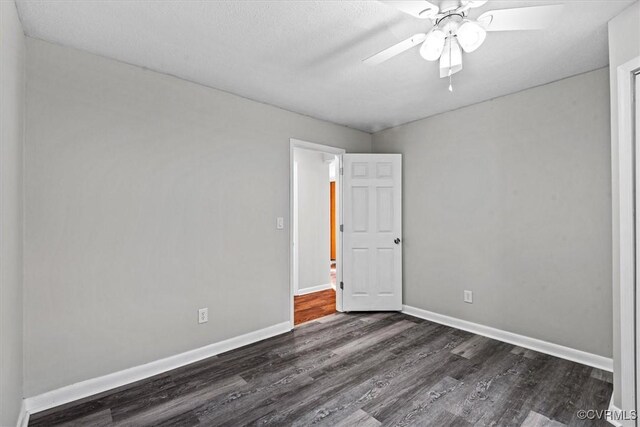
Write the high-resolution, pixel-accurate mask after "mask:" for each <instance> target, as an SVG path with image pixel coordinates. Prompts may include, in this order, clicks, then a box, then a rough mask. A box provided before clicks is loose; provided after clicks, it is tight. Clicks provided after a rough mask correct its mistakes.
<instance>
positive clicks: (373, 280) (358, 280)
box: [342, 154, 402, 311]
mask: <svg viewBox="0 0 640 427" xmlns="http://www.w3.org/2000/svg"><path fill="white" fill-rule="evenodd" d="M343 167H344V171H343V174H344V176H343V206H344V208H343V209H344V210H343V222H344V232H343V241H342V242H343V283H344V290H343V310H344V311H371V310H401V309H402V241H401V239H402V182H401V177H402V157H401V155H400V154H345V155H344V156H343Z"/></svg>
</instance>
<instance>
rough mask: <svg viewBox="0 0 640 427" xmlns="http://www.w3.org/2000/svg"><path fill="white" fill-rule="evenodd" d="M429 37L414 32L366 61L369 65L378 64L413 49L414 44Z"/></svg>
mask: <svg viewBox="0 0 640 427" xmlns="http://www.w3.org/2000/svg"><path fill="white" fill-rule="evenodd" d="M426 38H427V35H426V34H422V33H419V34H414V35H413V36H411V37H409V38H408V39H406V40H403V41H401V42H400V43H397V44H394V45H393V46H391V47H389V48H387V49H385V50H383V51H382V52H378V53H376V54H375V55H373V56H370V57H368V58H367V59H365V60H364V61H362V62H364V63H365V64H367V65H378V64H380V63H382V62H384V61H386V60H387V59H391V58H393V57H394V56H396V55H399V54H401V53H402V52H404V51H405V50H408V49H411V48H412V47H414V46H417V45H419V44H420V43H422V42H423V41H424V40H425V39H426Z"/></svg>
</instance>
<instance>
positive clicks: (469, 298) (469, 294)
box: [464, 291, 473, 304]
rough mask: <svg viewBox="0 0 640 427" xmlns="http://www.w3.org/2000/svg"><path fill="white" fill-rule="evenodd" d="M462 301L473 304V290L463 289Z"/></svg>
mask: <svg viewBox="0 0 640 427" xmlns="http://www.w3.org/2000/svg"><path fill="white" fill-rule="evenodd" d="M464 302H468V303H469V304H473V292H471V291H464Z"/></svg>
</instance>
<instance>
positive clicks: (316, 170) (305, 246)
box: [294, 149, 331, 292]
mask: <svg viewBox="0 0 640 427" xmlns="http://www.w3.org/2000/svg"><path fill="white" fill-rule="evenodd" d="M294 160H295V161H296V162H297V163H298V218H299V219H298V291H302V292H304V291H305V290H306V289H308V288H313V287H315V286H321V285H326V284H328V283H329V282H330V280H331V279H330V277H329V267H330V266H329V260H330V258H331V253H330V248H331V234H330V231H331V230H330V228H331V227H330V220H331V219H330V217H329V211H330V209H329V208H330V206H329V202H330V200H329V193H330V191H329V163H328V162H325V154H324V153H319V152H317V151H309V150H302V149H296V150H294Z"/></svg>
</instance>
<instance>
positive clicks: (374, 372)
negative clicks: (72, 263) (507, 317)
mask: <svg viewBox="0 0 640 427" xmlns="http://www.w3.org/2000/svg"><path fill="white" fill-rule="evenodd" d="M610 381H611V375H610V374H609V373H607V372H603V371H600V370H595V369H593V368H590V367H587V366H584V365H580V364H577V363H573V362H569V361H566V360H562V359H557V358H555V357H552V356H549V355H545V354H541V353H537V352H533V351H531V350H527V349H523V348H519V347H515V346H513V345H510V344H506V343H502V342H499V341H495V340H491V339H489V338H485V337H480V336H476V335H474V334H471V333H469V332H466V331H461V330H457V329H453V328H449V327H446V326H443V325H439V324H436V323H433V322H429V321H425V320H422V319H417V318H413V317H409V316H406V315H404V314H400V313H350V314H344V313H340V314H335V315H331V316H330V317H326V318H321V319H319V320H315V321H311V322H308V323H304V324H301V325H300V326H299V327H297V328H296V329H295V330H294V331H292V332H289V333H286V334H282V335H279V336H276V337H273V338H270V339H268V340H263V341H260V342H257V343H254V344H251V345H248V346H245V347H242V348H239V349H235V350H233V351H229V352H226V353H223V354H220V355H218V356H216V357H212V358H209V359H206V360H203V361H200V362H197V363H194V364H191V365H189V366H184V367H181V368H179V369H176V370H173V371H170V372H167V373H164V374H161V375H158V376H156V377H153V378H149V379H147V380H143V381H140V382H137V383H135V384H131V385H128V386H124V387H120V388H118V389H116V390H112V391H109V392H105V393H101V394H99V395H96V396H91V397H89V398H86V399H82V400H81V401H77V402H72V403H69V404H66V405H63V406H61V407H58V408H53V409H51V410H48V411H46V412H42V413H39V414H33V415H32V417H31V419H30V424H29V425H36V426H61V425H97V426H103V425H104V426H107V425H109V426H110V425H130V426H132V427H133V426H135V427H146V426H180V427H185V426H186V427H188V426H196V425H206V426H219V425H228V426H239V425H278V426H280V425H287V426H308V425H313V426H335V425H338V426H354V425H355V426H358V425H359V426H365V427H374V426H380V425H385V426H386V425H398V426H410V425H411V426H413V425H416V426H423V425H424V426H438V427H440V426H443V427H446V426H471V425H474V426H514V427H519V426H521V425H526V426H527V427H528V426H539V425H548V426H550V427H558V426H561V425H562V426H563V425H567V426H587V425H589V426H591V425H595V426H599V425H601V426H605V425H606V422H605V421H603V420H598V421H591V422H586V421H583V420H578V419H577V416H576V412H577V410H578V409H595V410H598V409H600V410H603V409H606V408H607V406H608V402H609V398H610V396H611V391H612V385H611V382H610ZM601 421H602V422H601ZM545 423H546V424H545Z"/></svg>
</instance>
